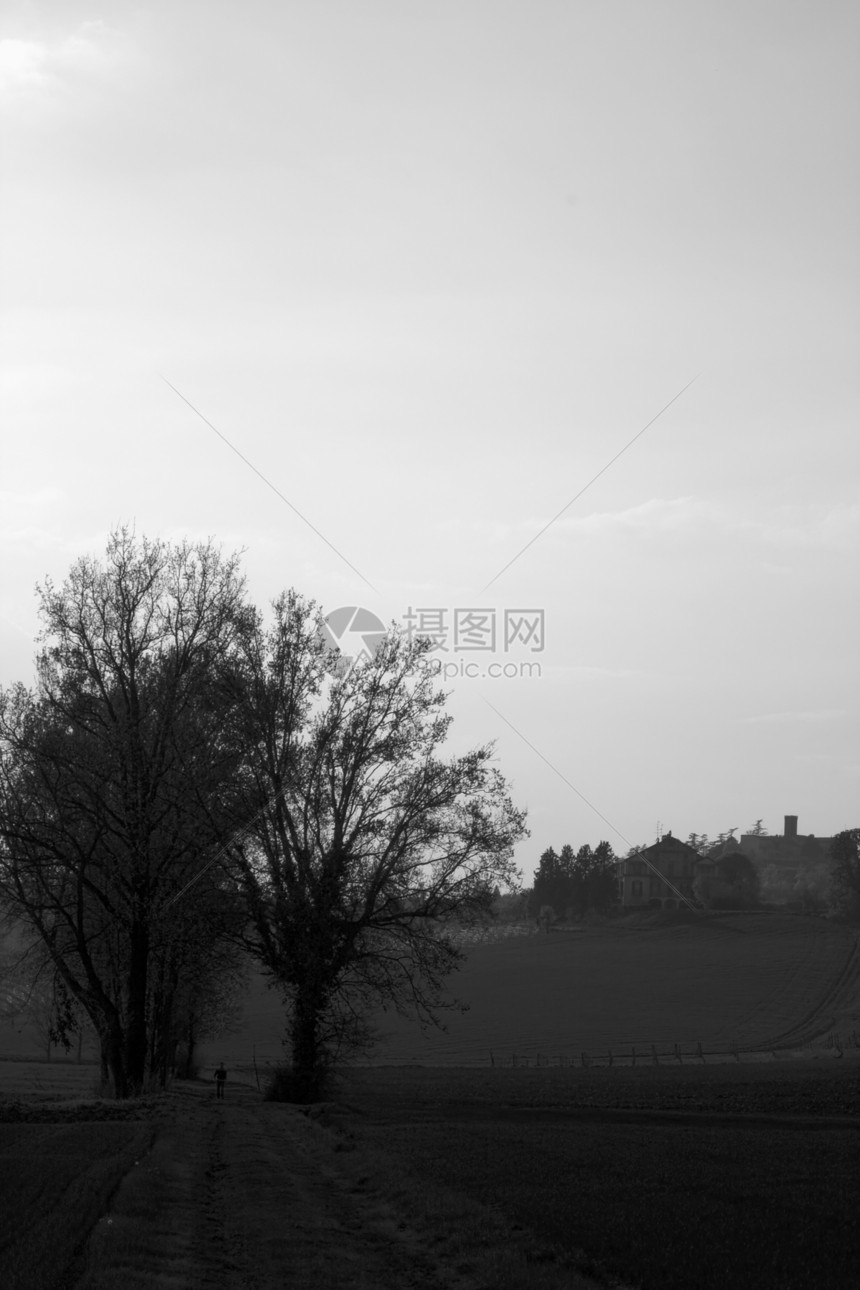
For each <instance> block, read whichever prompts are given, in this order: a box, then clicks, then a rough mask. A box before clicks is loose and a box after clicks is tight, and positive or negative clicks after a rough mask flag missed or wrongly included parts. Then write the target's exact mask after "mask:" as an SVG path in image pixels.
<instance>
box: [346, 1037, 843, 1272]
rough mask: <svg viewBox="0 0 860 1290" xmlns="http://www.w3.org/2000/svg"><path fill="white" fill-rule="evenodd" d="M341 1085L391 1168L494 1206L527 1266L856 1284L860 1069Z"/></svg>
mask: <svg viewBox="0 0 860 1290" xmlns="http://www.w3.org/2000/svg"><path fill="white" fill-rule="evenodd" d="M342 1096H344V1097H345V1098H347V1099H348V1100H349V1102H350V1105H351V1106H352V1107H353V1118H352V1119H351V1120H350V1121H348V1123H349V1124H350V1125H351V1132H352V1133H353V1134H354V1137H355V1140H356V1141H357V1143H358V1145H359V1147H361V1148H363V1149H364V1150H375V1151H376V1152H377V1153H378V1156H379V1159H380V1161H384V1160H387V1161H388V1162H389V1164H388V1169H389V1176H390V1177H393V1176H394V1172H396V1171H399V1172H400V1173H401V1175H402V1176H403V1178H405V1179H413V1180H415V1179H421V1180H424V1182H425V1187H429V1186H441V1187H443V1188H445V1189H447V1190H449V1191H452V1192H453V1193H454V1194H460V1195H462V1197H463V1199H464V1203H467V1202H469V1203H474V1202H479V1203H480V1204H482V1205H484V1206H489V1207H492V1208H493V1209H494V1210H496V1211H498V1212H501V1213H502V1214H503V1215H504V1217H505V1219H506V1221H507V1224H508V1227H509V1230H510V1231H511V1232H512V1233H516V1234H522V1233H525V1232H527V1233H528V1234H529V1239H530V1242H531V1250H532V1257H533V1260H534V1263H535V1266H536V1268H537V1267H540V1266H546V1265H553V1266H556V1267H563V1266H564V1265H565V1264H566V1263H569V1264H570V1266H572V1267H577V1268H579V1269H580V1270H585V1271H588V1272H590V1273H591V1274H593V1275H596V1276H597V1277H598V1278H599V1279H601V1280H604V1281H607V1282H611V1281H612V1280H613V1279H618V1280H620V1281H622V1282H623V1283H624V1284H626V1285H628V1286H637V1287H642V1290H690V1287H696V1288H697V1290H724V1288H725V1287H726V1286H737V1287H755V1288H756V1290H819V1288H820V1287H822V1286H827V1287H829V1288H832V1290H836V1288H841V1287H848V1286H854V1285H855V1284H856V1277H857V1266H858V1259H860V1064H856V1063H853V1062H852V1063H850V1064H849V1066H848V1068H847V1069H846V1067H845V1066H841V1065H840V1064H839V1063H838V1062H821V1063H818V1065H817V1068H816V1067H815V1066H813V1065H812V1064H807V1066H806V1067H802V1066H798V1065H797V1064H792V1065H790V1066H788V1065H787V1066H786V1067H784V1068H781V1069H779V1068H776V1069H775V1068H774V1067H768V1068H764V1067H751V1066H743V1067H734V1068H731V1067H730V1068H728V1069H723V1070H710V1071H707V1070H703V1069H701V1068H700V1069H698V1070H696V1069H693V1068H676V1069H674V1070H672V1069H660V1068H653V1067H652V1068H644V1069H642V1068H640V1069H638V1070H633V1069H627V1070H612V1071H610V1070H603V1071H597V1072H594V1071H591V1072H586V1071H572V1070H564V1071H562V1070H546V1069H545V1070H542V1071H535V1070H531V1071H526V1070H520V1071H514V1070H508V1071H500V1070H494V1071H474V1070H460V1071H453V1070H435V1071H428V1070H423V1071H422V1070H411V1071H410V1070H395V1069H389V1070H374V1071H372V1072H370V1071H364V1072H359V1071H354V1072H352V1073H351V1074H350V1075H349V1077H348V1079H346V1080H345V1082H344V1085H343V1087H342ZM777 1110H778V1111H779V1112H780V1114H774V1111H777ZM390 1185H391V1184H390ZM412 1189H413V1190H418V1189H419V1184H418V1183H417V1182H414V1183H413V1188H412ZM404 1190H405V1191H406V1193H407V1194H408V1193H409V1192H410V1187H409V1185H408V1184H407V1185H405V1187H404ZM518 1239H519V1237H518Z"/></svg>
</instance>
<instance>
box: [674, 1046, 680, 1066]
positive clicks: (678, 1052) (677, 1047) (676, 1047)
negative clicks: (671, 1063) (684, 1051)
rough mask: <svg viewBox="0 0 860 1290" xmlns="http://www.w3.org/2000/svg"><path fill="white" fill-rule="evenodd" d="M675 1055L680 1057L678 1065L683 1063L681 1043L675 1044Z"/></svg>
mask: <svg viewBox="0 0 860 1290" xmlns="http://www.w3.org/2000/svg"><path fill="white" fill-rule="evenodd" d="M675 1056H676V1057H677V1058H678V1065H679V1066H680V1065H681V1045H680V1044H676V1045H675Z"/></svg>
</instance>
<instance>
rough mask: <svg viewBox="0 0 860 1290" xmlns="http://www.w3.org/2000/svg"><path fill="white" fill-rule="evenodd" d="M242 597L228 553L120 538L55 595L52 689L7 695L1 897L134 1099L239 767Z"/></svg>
mask: <svg viewBox="0 0 860 1290" xmlns="http://www.w3.org/2000/svg"><path fill="white" fill-rule="evenodd" d="M242 597H243V584H242V580H241V578H240V576H239V573H238V565H237V559H236V557H232V558H229V559H224V558H222V556H221V554H220V552H219V551H218V550H217V549H215V548H214V547H213V546H212V544H211V543H206V544H198V545H190V544H188V543H186V542H183V543H181V544H179V545H176V546H171V545H169V544H166V543H163V542H158V541H155V542H153V541H148V540H147V539H145V538H143V539H140V540H138V539H137V538H136V537H135V536H134V534H132V533H130V532H129V531H128V530H125V529H120V530H118V531H117V532H115V533H114V534H112V536H111V538H110V541H109V543H108V547H107V553H106V558H105V560H104V563H99V562H97V561H95V560H92V559H82V560H79V561H78V562H77V563H76V564H75V565H74V567H73V568H72V570H71V573H70V575H69V577H68V579H67V580H66V582H65V583H64V584H63V586H62V587H61V588H59V589H57V588H55V587H54V585H53V584H52V583H51V582H47V583H46V584H45V585H44V586H43V587H41V588H39V599H40V613H41V618H42V622H43V632H42V636H41V651H40V654H39V657H38V684H37V687H36V689H35V691H30V690H27V689H25V688H24V687H23V686H21V685H17V686H14V687H12V688H11V689H10V690H6V691H3V690H0V891H2V894H3V897H4V899H5V900H6V902H7V903H8V904H9V905H10V906H11V908H12V910H13V912H14V913H15V915H16V916H17V917H19V918H21V919H23V920H24V921H25V922H26V923H27V924H28V925H29V927H30V928H31V929H32V930H33V931H34V932H35V933H36V934H37V936H38V937H39V938H40V940H41V942H42V944H43V945H44V946H45V948H46V951H47V953H48V954H49V956H50V958H51V961H52V963H53V965H54V968H55V969H56V972H57V973H58V975H59V977H60V979H61V980H62V982H63V984H64V986H65V988H66V989H67V991H68V993H69V994H70V995H71V997H72V998H73V999H75V1000H76V1001H77V1002H78V1003H79V1004H80V1006H81V1007H82V1008H83V1009H84V1010H85V1011H86V1013H87V1015H88V1016H89V1017H90V1018H91V1019H92V1022H93V1025H94V1026H95V1028H96V1031H97V1033H98V1036H99V1040H100V1043H101V1049H102V1057H103V1066H106V1067H107V1068H109V1070H110V1073H111V1078H112V1079H113V1083H114V1088H115V1091H116V1094H117V1096H126V1095H128V1094H129V1093H132V1092H134V1091H136V1090H137V1089H139V1088H140V1087H141V1085H142V1083H143V1081H144V1078H145V1074H146V1070H147V1058H148V1054H149V1053H150V1051H151V1047H150V1043H149V1040H150V1035H149V1031H148V1026H149V1020H148V1018H149V1013H150V1008H151V1005H152V1002H153V994H152V987H153V982H154V974H153V967H154V964H155V962H156V960H157V956H158V953H159V952H160V950H161V949H163V947H164V946H166V945H169V944H170V943H171V940H172V939H175V937H176V935H177V934H178V933H179V932H180V930H181V925H180V921H179V913H178V910H177V907H176V905H175V902H174V903H171V902H172V897H173V896H174V895H175V893H176V891H177V890H178V889H180V888H181V886H182V884H183V883H184V882H185V881H186V879H187V878H188V876H189V875H190V874H191V873H193V872H194V871H195V870H196V869H197V868H199V865H200V859H201V855H200V853H201V850H202V848H204V847H205V845H206V843H207V841H209V839H210V836H211V834H210V829H211V825H212V820H213V810H212V803H213V801H215V800H217V798H218V796H219V794H220V793H221V792H222V791H223V790H224V786H225V784H226V783H227V782H228V780H229V779H230V777H231V775H232V774H233V772H234V770H235V766H236V763H237V751H236V749H235V748H232V747H230V746H228V743H227V741H226V740H225V738H224V733H223V731H224V723H223V720H222V718H223V712H224V706H225V699H224V694H223V692H222V691H221V690H220V689H219V681H218V677H219V669H220V665H221V663H222V661H223V659H224V658H225V657H226V655H227V654H228V653H229V650H230V648H231V642H232V639H233V636H234V634H235V627H236V623H237V621H238V620H239V619H240V618H241V615H242V607H243V601H242Z"/></svg>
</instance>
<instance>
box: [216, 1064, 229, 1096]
mask: <svg viewBox="0 0 860 1290" xmlns="http://www.w3.org/2000/svg"><path fill="white" fill-rule="evenodd" d="M226 1083H227V1072H226V1071H225V1069H224V1063H223V1062H222V1063H221V1065H220V1066H219V1067H218V1069H217V1070H216V1072H215V1096H216V1097H223V1096H224V1085H225V1084H226Z"/></svg>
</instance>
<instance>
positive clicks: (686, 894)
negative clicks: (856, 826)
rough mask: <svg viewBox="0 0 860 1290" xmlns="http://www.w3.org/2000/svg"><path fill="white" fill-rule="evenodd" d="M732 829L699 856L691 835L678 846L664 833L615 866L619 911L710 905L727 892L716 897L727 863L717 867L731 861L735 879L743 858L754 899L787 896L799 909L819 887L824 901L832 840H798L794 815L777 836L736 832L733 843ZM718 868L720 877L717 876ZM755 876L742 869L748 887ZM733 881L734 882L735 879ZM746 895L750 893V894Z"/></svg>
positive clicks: (728, 868) (727, 894)
mask: <svg viewBox="0 0 860 1290" xmlns="http://www.w3.org/2000/svg"><path fill="white" fill-rule="evenodd" d="M734 832H735V830H732V832H731V834H729V835H728V836H724V837H723V838H722V839H720V840H719V841H718V842H717V843H716V844H712V845H711V846H710V847H709V848H708V850H707V852H705V853H704V854H703V851H702V849H701V848H700V846H696V845H695V842H696V841H698V839H697V838H696V835H695V834H693V835H691V838H690V840H688V841H687V842H682V841H681V840H680V838H674V837H673V836H672V834H671V832H669V833H666V834H665V835H664V836H663V837H661V838H660V839H659V840H658V841H657V842H655V843H654V844H653V845H652V846H650V847H646V848H645V849H644V850H642V851H639V852H637V853H635V854H634V855H632V856H626V857H625V858H624V859H623V860H619V862H618V883H619V898H620V903H621V905H622V907H623V908H626V909H633V908H636V907H638V906H641V905H650V906H652V907H654V908H658V907H659V908H662V909H677V908H678V907H679V905H683V904H685V903H687V902H690V903H698V904H702V903H712V902H714V901H717V902H718V901H719V900H720V899H721V897H722V898H723V899H729V898H730V896H731V894H732V893H731V892H729V891H726V892H724V893H721V891H720V888H721V887H730V886H731V885H732V880H731V877H730V876H729V875H731V874H732V865H726V864H723V865H722V866H721V865H720V861H721V860H723V861H725V860H734V866H733V868H734V870H735V873H736V874H737V875H738V876H740V872H741V870H742V869H743V867H744V866H743V865H742V864H740V859H741V857H745V858H746V859H747V860H748V861H749V862H750V863H751V866H752V869H753V870H754V872H755V878H757V879H758V893H757V894H758V895H759V896H760V898H761V899H762V900H767V899H768V898H770V899H772V900H774V901H775V902H779V903H786V902H790V901H791V899H792V896H794V897H795V898H796V900H797V903H798V904H800V905H803V904H804V897H806V903H807V904H808V903H809V901H810V894H811V893H812V892H813V891H814V890H816V888H817V887H821V898H822V900H823V899H824V890H823V883H824V880H825V878H826V871H827V867H828V863H829V857H830V844H831V842H832V838H817V837H815V836H814V835H813V834H809V835H808V836H807V837H802V836H801V835H800V834H799V833H798V831H797V816H796V815H786V816H785V824H784V828H783V832H782V833H781V834H776V835H773V834H769V833H766V832H765V831H764V830H763V829H759V831H757V832H754V833H742V834H741V836H740V839H735V837H734ZM721 867H722V868H723V870H724V873H725V874H726V876H725V878H722V879H721V877H720V873H719V870H720V868H721ZM755 878H754V877H753V874H752V873H749V871H748V880H749V885H750V887H751V888H754V887H755V886H756V883H755ZM735 882H736V883H737V878H736V879H735ZM703 893H706V894H707V896H710V898H711V901H710V902H708V901H707V899H706V900H705V901H703V900H702V894H703ZM751 894H752V891H750V895H751Z"/></svg>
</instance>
